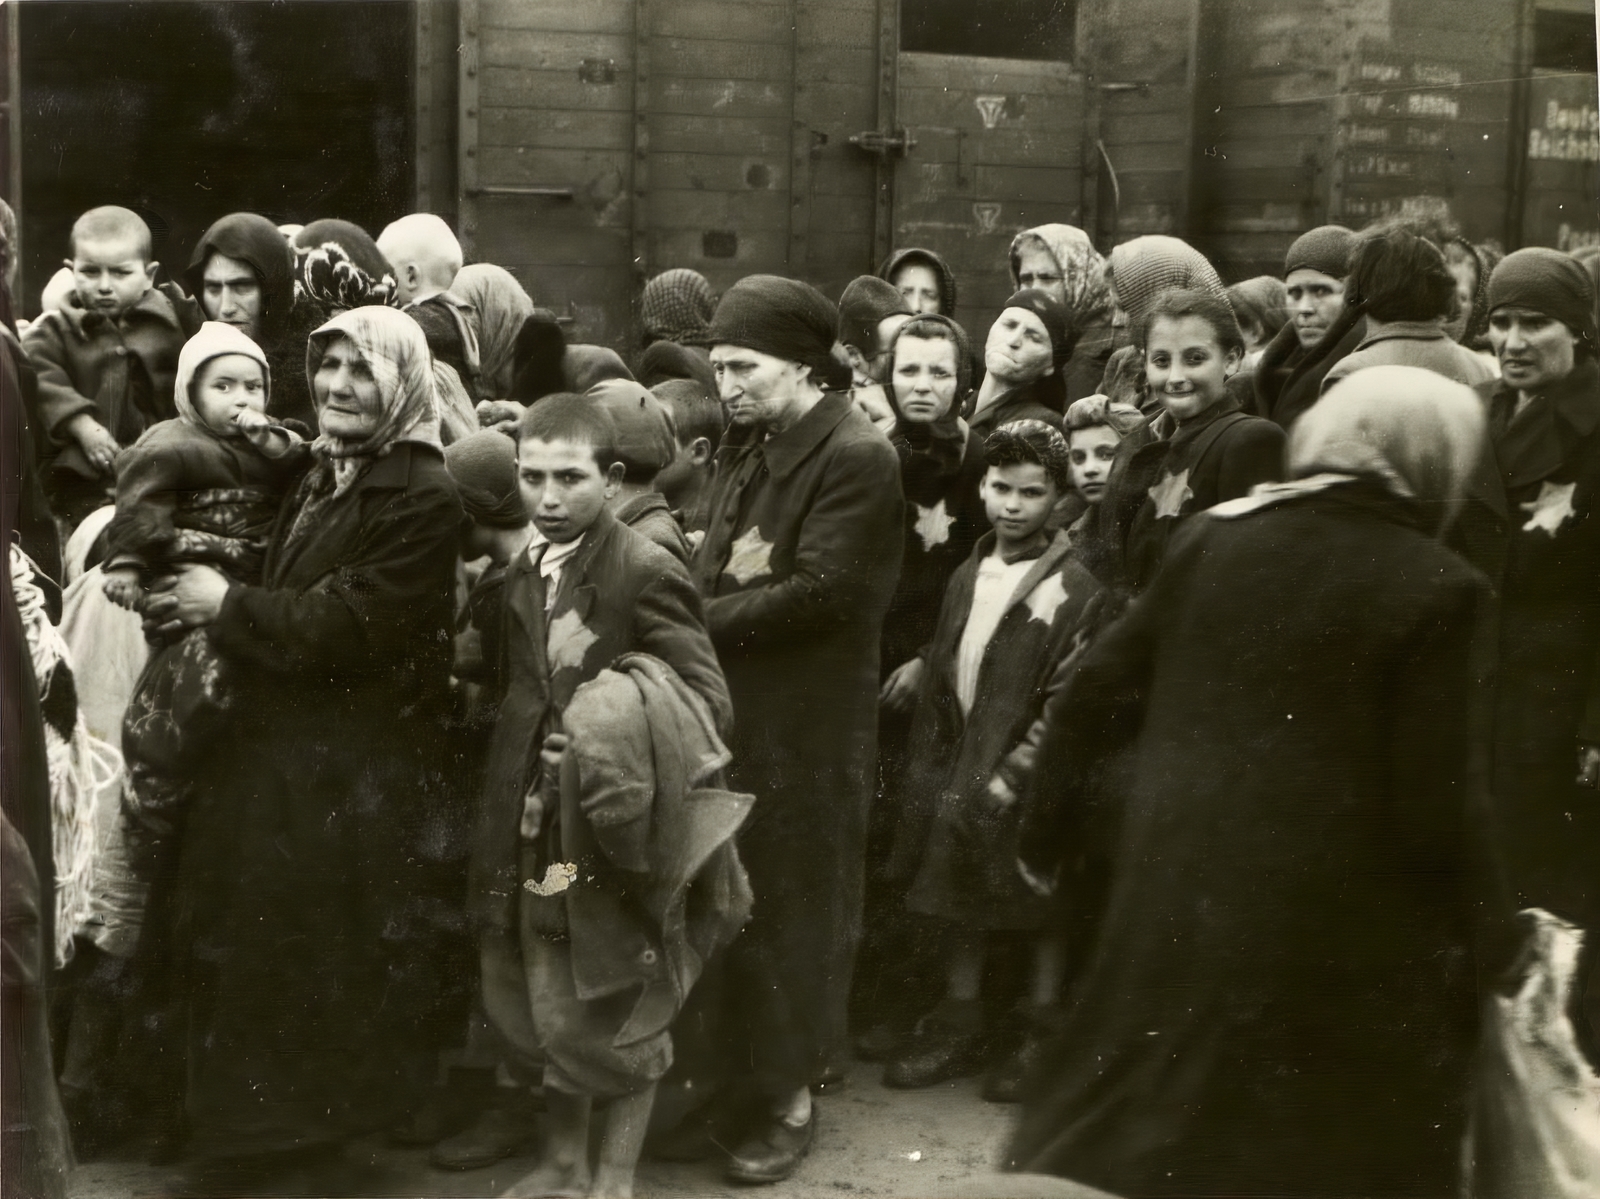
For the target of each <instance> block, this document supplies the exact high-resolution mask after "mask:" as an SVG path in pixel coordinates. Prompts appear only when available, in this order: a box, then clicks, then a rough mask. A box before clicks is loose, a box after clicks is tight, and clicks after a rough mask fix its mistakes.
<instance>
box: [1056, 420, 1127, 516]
mask: <svg viewBox="0 0 1600 1199" xmlns="http://www.w3.org/2000/svg"><path fill="white" fill-rule="evenodd" d="M1121 440H1122V438H1120V437H1119V436H1117V431H1116V430H1115V429H1113V428H1112V427H1111V426H1110V425H1090V426H1089V427H1088V428H1087V429H1074V430H1072V433H1071V435H1070V436H1069V437H1068V439H1067V445H1068V447H1069V448H1070V451H1071V459H1070V461H1071V466H1072V485H1073V487H1075V488H1076V489H1077V491H1078V494H1079V495H1081V496H1082V497H1083V498H1084V499H1086V500H1088V501H1089V503H1091V504H1098V503H1099V502H1100V501H1101V500H1102V499H1104V498H1105V494H1106V480H1107V479H1108V478H1109V477H1110V475H1111V460H1112V459H1113V458H1115V457H1116V456H1117V444H1118V443H1119V442H1120V441H1121Z"/></svg>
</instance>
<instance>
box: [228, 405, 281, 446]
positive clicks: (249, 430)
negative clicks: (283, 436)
mask: <svg viewBox="0 0 1600 1199" xmlns="http://www.w3.org/2000/svg"><path fill="white" fill-rule="evenodd" d="M233 427H234V428H235V429H238V430H239V432H240V433H242V434H244V437H245V440H246V441H248V442H249V443H250V444H251V445H253V446H255V447H256V448H257V449H258V450H264V449H267V448H269V447H270V446H271V445H272V442H273V440H274V438H275V437H276V434H275V433H274V432H273V427H272V420H271V418H270V417H268V416H267V414H266V413H265V412H257V411H256V410H255V409H254V408H241V409H240V410H239V411H238V412H237V413H235V414H234V417H233Z"/></svg>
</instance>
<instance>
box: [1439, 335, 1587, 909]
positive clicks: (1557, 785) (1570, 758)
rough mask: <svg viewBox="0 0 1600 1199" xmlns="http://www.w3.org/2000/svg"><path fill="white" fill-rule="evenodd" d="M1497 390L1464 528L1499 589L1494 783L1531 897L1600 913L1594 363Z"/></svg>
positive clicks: (1515, 872) (1509, 854) (1515, 864)
mask: <svg viewBox="0 0 1600 1199" xmlns="http://www.w3.org/2000/svg"><path fill="white" fill-rule="evenodd" d="M1479 390H1480V393H1481V394H1483V395H1485V396H1486V397H1487V399H1488V403H1489V425H1490V440H1491V457H1490V461H1489V462H1488V464H1487V465H1488V467H1489V472H1488V477H1487V479H1485V480H1482V481H1481V482H1480V486H1479V487H1478V489H1477V491H1476V494H1475V496H1474V498H1473V500H1472V501H1470V502H1469V503H1468V505H1467V507H1466V510H1465V511H1464V512H1463V514H1462V517H1461V521H1460V526H1461V527H1460V528H1459V529H1458V536H1459V539H1460V540H1461V541H1462V542H1463V543H1467V542H1470V543H1472V544H1470V545H1465V544H1464V546H1463V552H1467V553H1469V554H1470V556H1471V557H1472V559H1473V561H1475V562H1476V563H1478V564H1479V565H1480V566H1482V567H1483V568H1485V569H1486V570H1487V571H1488V572H1489V575H1490V578H1491V580H1492V581H1494V582H1495V583H1496V585H1497V587H1498V591H1499V597H1500V631H1499V647H1500V648H1499V655H1498V656H1499V663H1498V679H1497V686H1496V703H1495V720H1494V739H1493V755H1494V775H1493V779H1494V794H1495V802H1496V806H1497V810H1498V816H1499V821H1500V826H1501V841H1502V844H1503V846H1504V852H1505V855H1506V861H1507V865H1508V867H1509V873H1510V880H1509V881H1510V882H1511V884H1512V885H1513V887H1514V888H1515V889H1516V890H1517V892H1518V894H1519V896H1520V902H1521V904H1522V905H1523V906H1537V907H1543V908H1546V909H1548V910H1550V911H1552V912H1555V913H1556V914H1557V915H1560V916H1564V917H1565V918H1567V919H1569V920H1573V921H1575V922H1577V923H1578V924H1580V925H1583V926H1587V927H1590V928H1593V927H1595V925H1596V923H1597V922H1600V796H1597V794H1596V793H1595V792H1594V791H1593V790H1591V789H1588V788H1584V787H1580V786H1578V784H1577V782H1576V781H1575V780H1576V778H1577V746H1578V743H1579V742H1586V743H1588V744H1591V745H1594V744H1600V368H1597V367H1596V365H1595V363H1594V361H1593V360H1589V361H1586V362H1580V363H1579V364H1578V366H1577V367H1576V368H1575V369H1574V370H1573V372H1572V373H1571V374H1570V375H1568V376H1567V378H1566V379H1565V380H1563V381H1562V382H1561V383H1559V384H1557V385H1556V386H1555V387H1552V388H1551V389H1550V390H1549V391H1548V392H1547V393H1546V394H1544V395H1542V396H1539V397H1537V398H1536V399H1535V400H1534V401H1533V402H1532V404H1530V405H1529V407H1528V408H1527V409H1525V410H1524V411H1523V412H1522V413H1520V414H1518V415H1516V416H1513V415H1512V414H1513V412H1514V410H1515V408H1516V402H1517V393H1516V392H1515V391H1514V390H1512V389H1511V388H1509V387H1507V386H1505V385H1504V384H1503V383H1499V382H1496V383H1491V384H1485V385H1484V386H1483V387H1482V388H1480V389H1479Z"/></svg>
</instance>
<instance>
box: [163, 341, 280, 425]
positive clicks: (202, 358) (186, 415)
mask: <svg viewBox="0 0 1600 1199" xmlns="http://www.w3.org/2000/svg"><path fill="white" fill-rule="evenodd" d="M224 354H243V355H244V356H245V357H246V358H249V359H252V360H253V361H256V362H259V363H260V364H261V381H262V383H263V384H264V385H265V390H266V395H263V396H262V402H263V403H265V402H266V398H267V396H269V395H271V394H272V393H271V387H272V369H271V368H270V367H269V366H268V365H267V356H266V355H265V354H264V353H262V352H261V347H260V346H258V345H257V344H256V343H255V342H253V341H251V340H250V338H249V337H247V336H246V335H245V334H244V333H242V332H240V331H239V330H238V329H236V328H234V326H232V325H225V324H223V323H222V322H221V321H206V322H205V323H204V324H203V325H201V326H200V329H199V332H197V333H196V334H195V335H194V336H193V337H191V338H190V339H189V340H188V341H186V342H184V343H183V349H181V350H179V351H178V374H177V380H176V382H175V383H174V384H173V388H172V402H173V405H174V406H175V407H176V408H177V409H178V419H179V420H181V421H182V422H183V423H184V424H186V425H193V426H194V427H195V428H197V429H203V428H205V427H206V424H205V422H204V421H203V420H201V419H200V414H199V413H198V412H196V411H195V407H194V394H193V392H192V391H191V390H190V389H191V388H192V387H193V386H194V377H195V376H196V375H198V374H199V373H200V368H201V367H202V366H204V365H205V364H206V363H208V362H210V361H211V360H212V359H213V358H221V357H222V356H223V355H224Z"/></svg>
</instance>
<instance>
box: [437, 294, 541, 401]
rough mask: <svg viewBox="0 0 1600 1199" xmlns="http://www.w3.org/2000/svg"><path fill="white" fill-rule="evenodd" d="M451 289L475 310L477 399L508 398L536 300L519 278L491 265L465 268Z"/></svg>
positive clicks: (472, 321)
mask: <svg viewBox="0 0 1600 1199" xmlns="http://www.w3.org/2000/svg"><path fill="white" fill-rule="evenodd" d="M450 290H451V291H452V292H454V293H455V294H456V295H457V296H459V297H460V298H461V299H463V300H465V301H466V302H467V303H469V304H471V305H472V308H473V316H472V318H471V323H472V325H473V327H474V332H475V333H476V334H477V336H478V396H477V398H478V399H480V400H504V399H507V398H508V397H509V396H510V395H511V379H512V376H513V374H514V373H515V369H516V348H517V334H518V333H519V332H521V331H522V322H523V321H525V320H527V319H528V317H529V316H530V315H532V313H533V301H532V300H531V299H530V298H529V297H528V293H527V292H526V291H525V290H523V287H522V284H521V283H519V282H517V277H516V276H515V275H513V274H512V273H511V272H510V271H508V270H506V269H505V268H504V267H498V266H495V265H494V264H493V263H488V262H475V263H472V264H471V265H470V266H464V267H462V268H461V270H460V272H459V273H458V274H457V275H456V281H455V282H454V283H452V284H451V285H450Z"/></svg>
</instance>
